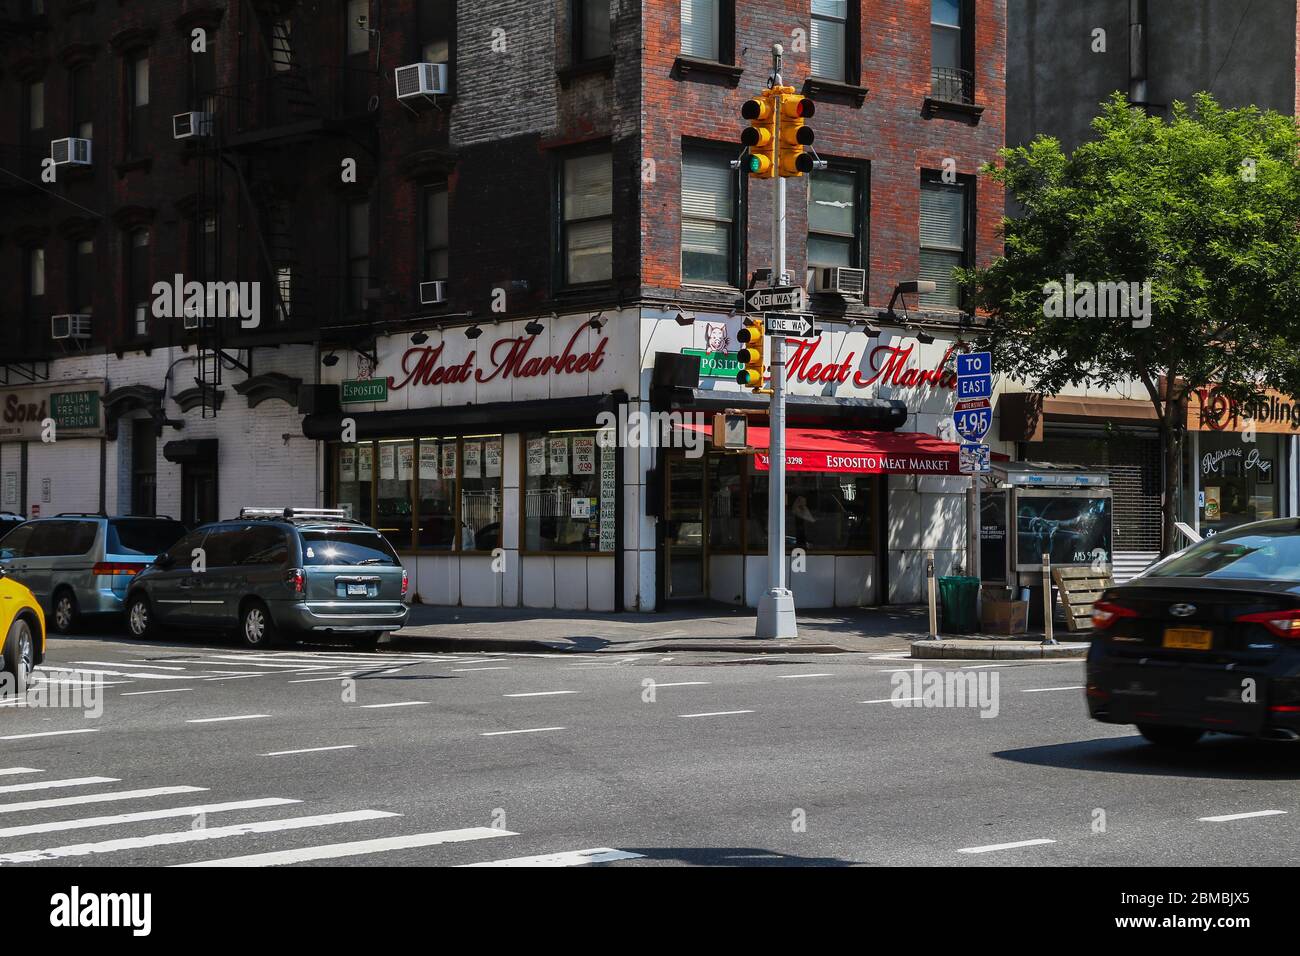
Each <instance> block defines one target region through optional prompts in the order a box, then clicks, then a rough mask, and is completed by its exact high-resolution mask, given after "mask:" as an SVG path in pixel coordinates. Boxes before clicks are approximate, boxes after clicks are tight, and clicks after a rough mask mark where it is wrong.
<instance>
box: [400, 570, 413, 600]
mask: <svg viewBox="0 0 1300 956" xmlns="http://www.w3.org/2000/svg"><path fill="white" fill-rule="evenodd" d="M410 585H411V579H410V578H409V577H408V576H407V574H406V568H402V597H406V589H407V588H408V587H410Z"/></svg>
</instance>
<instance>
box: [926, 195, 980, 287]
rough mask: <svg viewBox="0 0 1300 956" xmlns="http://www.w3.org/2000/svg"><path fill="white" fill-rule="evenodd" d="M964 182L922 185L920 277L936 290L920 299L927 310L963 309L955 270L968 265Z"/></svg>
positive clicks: (966, 198) (966, 197)
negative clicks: (933, 284) (954, 275)
mask: <svg viewBox="0 0 1300 956" xmlns="http://www.w3.org/2000/svg"><path fill="white" fill-rule="evenodd" d="M968 198H969V197H968V187H967V185H966V184H965V183H961V182H958V183H944V182H939V181H935V180H928V179H927V180H923V181H922V182H921V274H920V276H919V277H918V278H920V279H922V280H925V279H930V280H932V281H933V282H934V283H935V291H934V292H932V293H930V294H927V295H923V296H921V305H922V306H925V307H927V308H938V309H957V308H960V307H961V289H960V287H959V286H958V285H957V280H956V279H954V278H953V274H952V270H953V269H955V268H957V267H958V266H964V265H966V262H967V258H966V257H967V252H968V249H967V247H966V203H967V200H968Z"/></svg>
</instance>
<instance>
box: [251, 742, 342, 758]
mask: <svg viewBox="0 0 1300 956" xmlns="http://www.w3.org/2000/svg"><path fill="white" fill-rule="evenodd" d="M356 749H357V745H356V744H338V745H337V746H334V747H307V748H306V749H305V750H273V751H271V752H270V753H269V754H258V756H259V757H291V756H293V755H294V754H318V753H324V752H325V751H326V750H356Z"/></svg>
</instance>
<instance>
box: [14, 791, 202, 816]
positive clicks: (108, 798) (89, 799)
mask: <svg viewBox="0 0 1300 956" xmlns="http://www.w3.org/2000/svg"><path fill="white" fill-rule="evenodd" d="M207 789H208V788H207V787H150V788H149V789H147V790H110V791H108V792H107V793H87V794H83V795H81V796H78V797H57V798H53V799H46V800H25V801H23V802H22V803H0V813H21V812H22V811H24V810H49V809H53V808H54V807H79V806H84V805H85V804H87V803H116V802H117V801H118V800H142V799H144V798H145V797H169V796H173V795H175V794H178V793H202V792H203V791H205V790H207Z"/></svg>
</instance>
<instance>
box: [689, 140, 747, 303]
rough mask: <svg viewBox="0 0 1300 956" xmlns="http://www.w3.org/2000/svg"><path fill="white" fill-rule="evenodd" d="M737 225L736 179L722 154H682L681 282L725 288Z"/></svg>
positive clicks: (698, 151) (694, 151) (729, 279)
mask: <svg viewBox="0 0 1300 956" xmlns="http://www.w3.org/2000/svg"><path fill="white" fill-rule="evenodd" d="M735 223H736V187H735V177H734V176H733V175H732V172H731V168H730V166H729V165H728V163H727V158H726V156H724V155H723V154H722V153H720V152H717V151H713V150H706V149H688V150H685V151H684V152H683V154H682V281H683V282H703V283H709V284H717V285H728V284H731V283H733V282H734V276H733V274H732V259H733V256H732V237H733V235H734V231H735Z"/></svg>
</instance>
